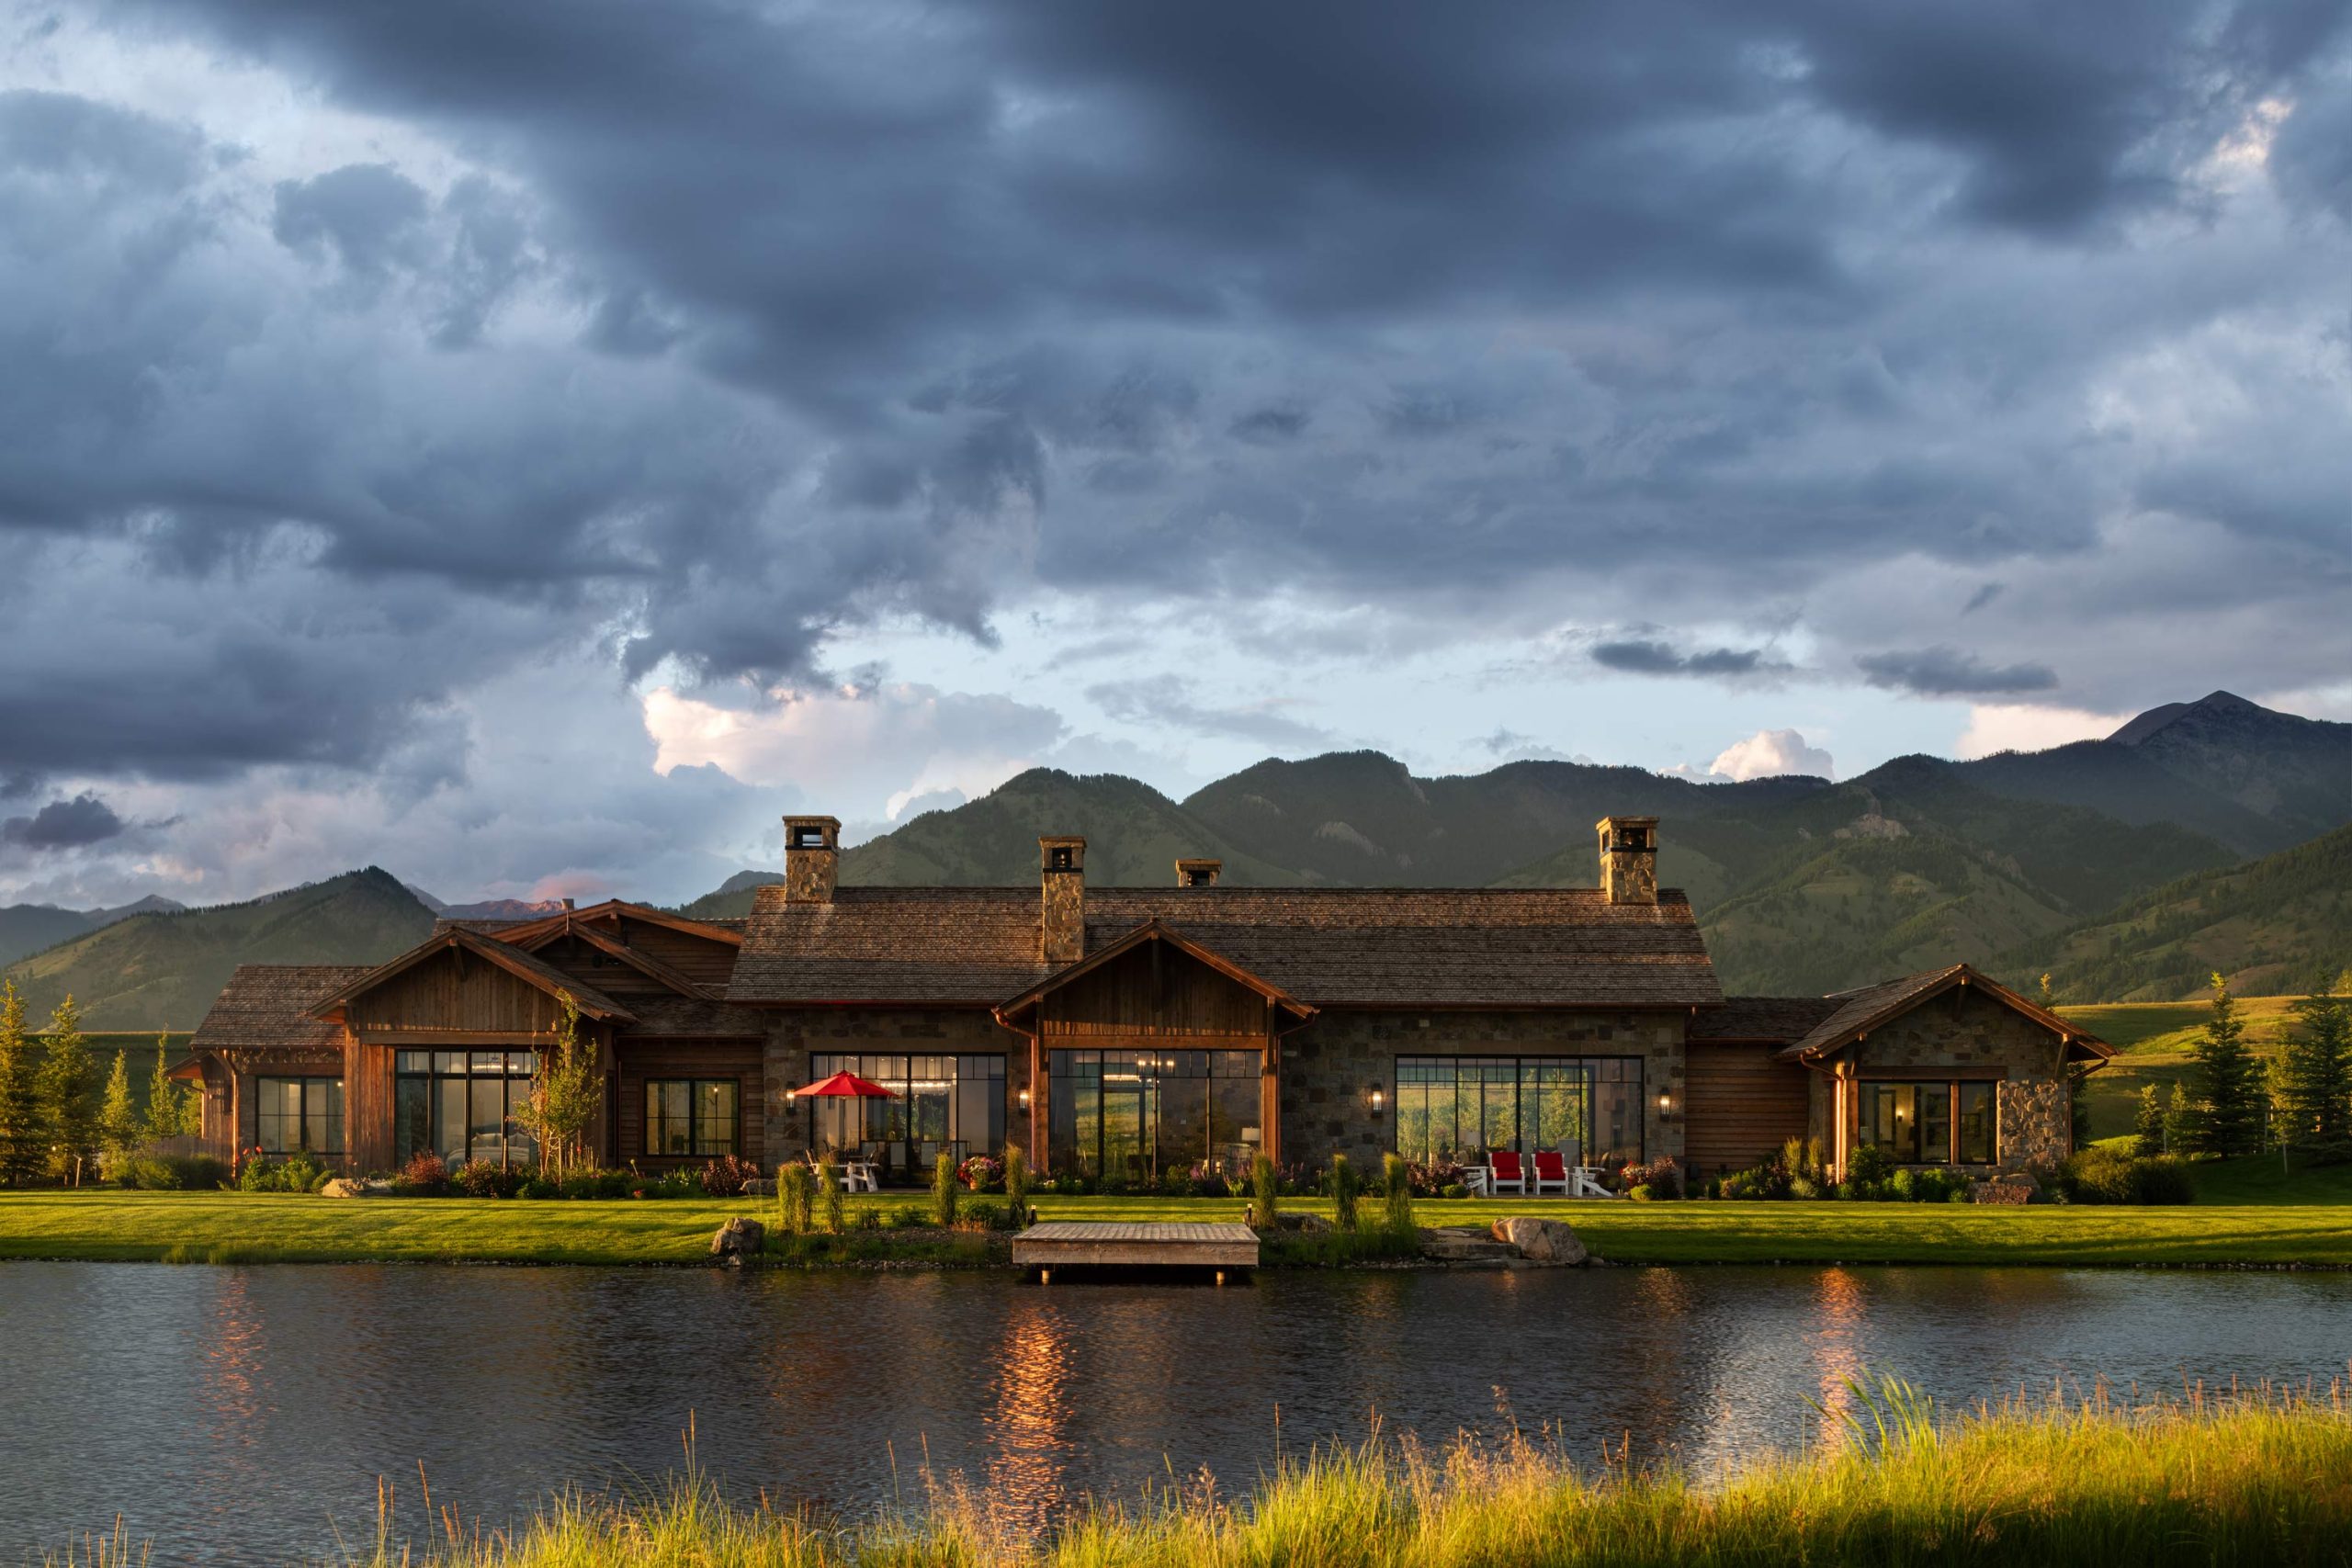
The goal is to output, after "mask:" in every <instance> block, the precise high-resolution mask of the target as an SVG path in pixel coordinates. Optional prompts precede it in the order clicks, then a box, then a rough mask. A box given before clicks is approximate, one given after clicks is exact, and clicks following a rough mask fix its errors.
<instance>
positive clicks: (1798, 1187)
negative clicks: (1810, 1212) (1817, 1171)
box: [1789, 1176, 1821, 1200]
mask: <svg viewBox="0 0 2352 1568" xmlns="http://www.w3.org/2000/svg"><path fill="white" fill-rule="evenodd" d="M1789 1196H1790V1197H1792V1198H1802V1199H1806V1200H1812V1199H1815V1198H1818V1197H1820V1196H1821V1183H1820V1182H1818V1181H1815V1179H1813V1178H1811V1177H1809V1176H1792V1177H1791V1178H1789Z"/></svg>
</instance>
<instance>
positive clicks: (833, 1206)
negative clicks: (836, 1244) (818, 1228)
mask: <svg viewBox="0 0 2352 1568" xmlns="http://www.w3.org/2000/svg"><path fill="white" fill-rule="evenodd" d="M817 1202H818V1205H819V1206H820V1208H821V1209H822V1210H823V1212H824V1215H825V1230H826V1232H827V1234H828V1235H841V1234H842V1173H841V1172H840V1170H838V1169H837V1168H835V1167H834V1165H833V1162H832V1161H831V1160H826V1161H825V1162H824V1163H823V1164H821V1165H820V1166H818V1167H817Z"/></svg>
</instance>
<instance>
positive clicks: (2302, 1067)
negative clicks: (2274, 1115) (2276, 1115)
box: [2278, 980, 2352, 1162]
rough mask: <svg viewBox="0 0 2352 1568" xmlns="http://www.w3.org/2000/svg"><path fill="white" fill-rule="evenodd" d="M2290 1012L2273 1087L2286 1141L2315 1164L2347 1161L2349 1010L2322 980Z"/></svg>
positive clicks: (2351, 1119) (2351, 1131)
mask: <svg viewBox="0 0 2352 1568" xmlns="http://www.w3.org/2000/svg"><path fill="white" fill-rule="evenodd" d="M2295 1012H2296V1014H2297V1023H2296V1028H2295V1032H2294V1034H2293V1036H2292V1037H2291V1038H2290V1039H2289V1041H2288V1042H2287V1054H2286V1060H2285V1063H2284V1064H2283V1068H2284V1070H2283V1071H2282V1072H2281V1073H2280V1075H2279V1086H2278V1101H2279V1110H2280V1112H2281V1114H2282V1119H2283V1121H2284V1123H2285V1126H2286V1137H2287V1142H2288V1143H2289V1145H2290V1146H2292V1147H2293V1148H2295V1149H2297V1150H2299V1151H2300V1152H2301V1153H2304V1154H2307V1155H2309V1156H2311V1157H2312V1158H2313V1159H2316V1160H2324V1161H2331V1162H2332V1161H2336V1160H2345V1159H2352V1008H2347V1007H2346V998H2343V997H2339V996H2335V995H2332V994H2331V993H2330V992H2329V991H2328V990H2327V988H2326V983H2325V982H2324V980H2323V981H2322V982H2321V984H2320V988H2319V989H2317V990H2314V991H2313V992H2312V994H2311V995H2310V996H2308V997H2306V998H2303V999H2302V1000H2301V1001H2299V1002H2297V1003H2296V1004H2295Z"/></svg>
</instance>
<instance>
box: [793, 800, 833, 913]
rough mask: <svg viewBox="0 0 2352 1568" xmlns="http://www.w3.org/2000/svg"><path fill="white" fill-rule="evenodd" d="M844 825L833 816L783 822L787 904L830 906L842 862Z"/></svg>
mask: <svg viewBox="0 0 2352 1568" xmlns="http://www.w3.org/2000/svg"><path fill="white" fill-rule="evenodd" d="M841 843H842V825H841V821H840V819H839V818H832V817H787V818H785V819H784V901H785V902H786V903H787V904H830V903H831V902H832V901H833V883H834V878H835V876H836V874H837V873H838V863H839V862H840V860H841Z"/></svg>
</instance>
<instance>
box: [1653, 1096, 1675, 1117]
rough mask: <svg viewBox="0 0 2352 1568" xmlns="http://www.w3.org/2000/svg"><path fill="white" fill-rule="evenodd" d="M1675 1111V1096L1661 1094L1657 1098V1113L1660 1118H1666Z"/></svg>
mask: <svg viewBox="0 0 2352 1568" xmlns="http://www.w3.org/2000/svg"><path fill="white" fill-rule="evenodd" d="M1673 1110H1674V1096H1673V1095H1672V1094H1671V1093H1661V1094H1660V1095H1659V1096H1658V1097H1657V1113H1658V1114H1659V1115H1660V1116H1664V1115H1667V1114H1668V1113H1670V1112H1671V1111H1673Z"/></svg>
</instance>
